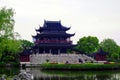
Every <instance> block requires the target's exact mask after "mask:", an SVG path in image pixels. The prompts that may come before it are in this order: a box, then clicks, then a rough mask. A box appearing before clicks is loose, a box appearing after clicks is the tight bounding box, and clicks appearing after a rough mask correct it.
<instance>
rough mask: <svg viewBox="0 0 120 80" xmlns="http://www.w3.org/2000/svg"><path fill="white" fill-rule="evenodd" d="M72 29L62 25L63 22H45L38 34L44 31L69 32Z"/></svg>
mask: <svg viewBox="0 0 120 80" xmlns="http://www.w3.org/2000/svg"><path fill="white" fill-rule="evenodd" d="M69 29H70V27H65V26H63V25H62V24H61V21H44V24H43V27H40V28H39V29H36V31H38V32H43V31H44V30H48V31H49V30H57V31H67V30H69Z"/></svg>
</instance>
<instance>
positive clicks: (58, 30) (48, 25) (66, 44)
mask: <svg viewBox="0 0 120 80" xmlns="http://www.w3.org/2000/svg"><path fill="white" fill-rule="evenodd" d="M69 29H70V27H65V26H63V25H62V24H61V21H44V24H43V26H42V27H41V26H40V28H39V29H36V32H37V35H35V36H33V38H34V43H35V50H36V49H37V51H38V53H44V52H47V53H58V52H59V53H60V52H62V53H63V52H66V51H67V49H68V48H69V49H70V48H72V46H73V45H72V41H71V40H70V37H72V36H74V35H75V34H68V33H66V31H68V30H69ZM56 50H57V51H56Z"/></svg>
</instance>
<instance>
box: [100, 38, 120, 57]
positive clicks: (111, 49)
mask: <svg viewBox="0 0 120 80" xmlns="http://www.w3.org/2000/svg"><path fill="white" fill-rule="evenodd" d="M100 47H101V49H102V50H103V51H104V52H107V53H109V55H108V57H109V58H113V57H116V56H119V46H118V45H117V44H116V42H115V41H114V40H113V39H104V40H103V41H102V42H101V43H100Z"/></svg>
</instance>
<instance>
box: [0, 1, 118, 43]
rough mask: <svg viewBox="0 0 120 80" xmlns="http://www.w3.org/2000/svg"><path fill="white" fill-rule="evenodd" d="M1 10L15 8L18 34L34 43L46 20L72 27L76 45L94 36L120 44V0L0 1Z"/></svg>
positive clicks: (70, 31)
mask: <svg viewBox="0 0 120 80" xmlns="http://www.w3.org/2000/svg"><path fill="white" fill-rule="evenodd" d="M1 7H7V8H13V9H14V11H15V13H16V14H15V16H14V18H15V31H16V32H18V33H19V34H20V35H21V38H22V39H27V40H29V41H32V37H31V35H35V34H36V32H35V29H38V28H39V25H41V26H42V25H43V22H44V20H52V21H55V20H57V21H59V20H61V23H62V24H63V25H64V26H67V27H71V29H70V30H69V31H68V33H75V36H74V37H72V38H71V39H72V40H73V41H74V43H76V42H77V41H78V40H79V38H81V37H83V36H89V35H91V36H96V37H98V39H99V40H100V41H102V40H103V39H106V38H111V39H114V40H115V41H116V42H117V43H118V44H119V45H120V0H0V8H1Z"/></svg>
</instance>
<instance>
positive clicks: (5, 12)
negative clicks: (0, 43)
mask: <svg viewBox="0 0 120 80" xmlns="http://www.w3.org/2000/svg"><path fill="white" fill-rule="evenodd" d="M13 16H14V12H13V10H12V9H6V8H2V9H1V10H0V37H4V38H13V33H14V32H13V28H14V19H13Z"/></svg>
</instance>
